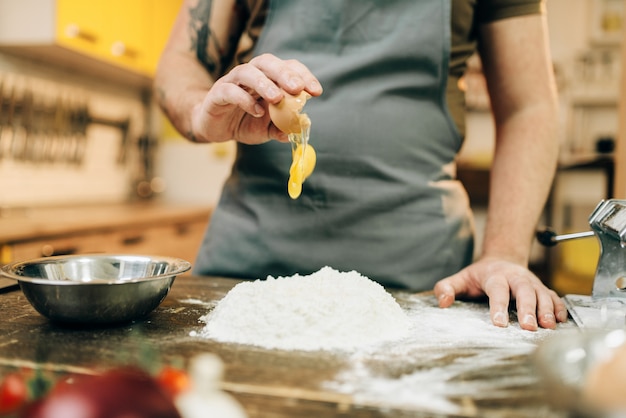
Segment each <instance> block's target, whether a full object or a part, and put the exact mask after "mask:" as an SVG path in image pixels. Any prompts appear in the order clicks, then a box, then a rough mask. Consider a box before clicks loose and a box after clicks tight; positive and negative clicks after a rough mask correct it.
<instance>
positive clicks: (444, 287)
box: [433, 279, 462, 308]
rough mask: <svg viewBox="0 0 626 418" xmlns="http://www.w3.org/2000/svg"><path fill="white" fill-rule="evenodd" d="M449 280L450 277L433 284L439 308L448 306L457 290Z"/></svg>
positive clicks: (452, 301)
mask: <svg viewBox="0 0 626 418" xmlns="http://www.w3.org/2000/svg"><path fill="white" fill-rule="evenodd" d="M451 280H452V279H444V280H441V281H439V282H437V284H435V288H434V289H433V290H434V292H435V296H436V297H437V302H438V303H439V307H440V308H448V307H450V306H451V305H452V304H453V303H454V296H455V295H456V293H457V292H456V291H455V290H454V287H452V285H451V284H450V283H449V282H450V281H451ZM459 293H462V292H459Z"/></svg>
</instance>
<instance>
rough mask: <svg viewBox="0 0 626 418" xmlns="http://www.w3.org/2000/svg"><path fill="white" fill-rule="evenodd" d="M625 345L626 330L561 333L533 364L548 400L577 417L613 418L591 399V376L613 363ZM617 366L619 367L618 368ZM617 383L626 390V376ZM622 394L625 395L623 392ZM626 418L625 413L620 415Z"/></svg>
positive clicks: (541, 347)
mask: <svg viewBox="0 0 626 418" xmlns="http://www.w3.org/2000/svg"><path fill="white" fill-rule="evenodd" d="M624 344H626V329H583V330H571V331H570V332H563V333H561V332H559V333H558V334H555V335H554V336H552V337H551V338H548V339H547V340H545V341H543V342H542V343H540V344H539V346H538V347H537V350H536V351H535V353H534V356H533V363H534V365H535V367H536V369H537V371H538V373H539V375H540V376H541V380H542V383H543V385H542V386H543V387H544V389H545V390H544V393H545V395H546V399H547V400H549V401H550V402H552V403H553V405H555V406H556V407H559V408H560V409H562V410H565V411H568V412H570V413H574V414H575V415H574V416H577V417H594V418H597V417H609V416H611V417H614V416H616V415H614V414H615V413H616V411H611V410H609V408H608V407H607V406H606V404H603V403H602V402H600V401H598V400H597V399H594V398H591V397H590V396H589V393H590V392H589V386H588V385H589V383H590V380H589V378H590V374H591V373H593V372H594V371H597V369H596V368H597V367H598V366H600V364H601V363H603V362H606V361H608V360H610V359H614V358H613V356H614V355H615V350H618V349H620V348H623V346H624ZM616 366H617V365H616ZM619 380H620V381H616V382H604V383H608V384H609V385H611V386H613V385H616V386H617V387H622V388H623V387H626V376H623V378H621V379H619ZM622 393H623V392H622ZM619 412H620V413H622V414H623V415H619V416H626V411H619Z"/></svg>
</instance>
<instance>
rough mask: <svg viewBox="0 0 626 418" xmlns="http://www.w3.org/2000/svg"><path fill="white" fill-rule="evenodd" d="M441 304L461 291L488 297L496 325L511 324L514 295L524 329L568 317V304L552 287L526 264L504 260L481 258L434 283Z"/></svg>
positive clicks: (553, 325) (445, 304) (547, 325)
mask: <svg viewBox="0 0 626 418" xmlns="http://www.w3.org/2000/svg"><path fill="white" fill-rule="evenodd" d="M434 293H435V296H436V297H437V300H438V303H439V306H440V307H442V308H446V307H449V306H451V305H452V303H453V302H454V300H455V298H456V297H458V296H460V295H462V296H466V297H476V296H479V295H481V294H484V295H486V296H487V297H488V298H489V314H490V317H491V321H492V323H493V324H494V325H496V326H500V327H506V326H508V324H509V304H510V302H511V299H515V302H516V308H517V317H518V322H519V325H520V327H521V328H522V329H525V330H529V331H536V330H537V329H538V328H539V327H542V328H550V329H554V328H556V325H557V323H558V322H565V321H567V319H568V314H567V308H566V307H565V304H564V303H563V301H562V300H561V298H560V297H559V296H558V295H557V294H556V292H554V291H553V290H550V289H548V288H547V287H546V286H545V285H544V284H543V283H542V282H541V280H540V279H539V278H538V277H536V276H535V275H534V274H533V273H532V272H530V271H529V270H528V269H527V268H524V267H522V266H520V265H518V264H515V263H511V262H508V261H504V260H494V259H490V260H481V261H478V262H476V263H474V264H472V265H470V266H469V267H467V268H465V269H464V270H462V271H461V272H459V273H457V274H455V275H452V276H450V277H447V278H445V279H443V280H440V281H439V282H438V283H437V284H436V285H435V287H434Z"/></svg>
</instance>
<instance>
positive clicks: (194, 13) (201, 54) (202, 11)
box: [189, 0, 219, 74]
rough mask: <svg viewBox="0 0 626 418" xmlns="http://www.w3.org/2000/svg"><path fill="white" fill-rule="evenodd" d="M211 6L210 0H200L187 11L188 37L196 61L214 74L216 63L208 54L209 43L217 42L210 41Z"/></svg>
mask: <svg viewBox="0 0 626 418" xmlns="http://www.w3.org/2000/svg"><path fill="white" fill-rule="evenodd" d="M212 4H213V1H212V0H200V1H199V2H198V5H197V6H196V7H195V8H190V9H189V16H190V19H189V36H190V38H191V49H192V52H194V53H195V55H196V57H197V58H198V61H199V62H200V63H202V65H203V66H204V67H205V68H206V69H207V71H209V72H210V73H211V74H215V72H216V69H217V62H216V60H215V59H214V58H213V57H211V55H210V54H209V41H213V42H217V40H216V39H215V38H213V39H211V38H212V37H211V28H210V27H209V18H210V17H211V6H212ZM218 50H219V48H218Z"/></svg>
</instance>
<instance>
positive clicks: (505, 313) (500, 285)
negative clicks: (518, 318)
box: [484, 273, 511, 327]
mask: <svg viewBox="0 0 626 418" xmlns="http://www.w3.org/2000/svg"><path fill="white" fill-rule="evenodd" d="M484 291H485V294H486V295H487V296H488V297H489V316H490V317H491V322H492V323H493V324H494V325H495V326H497V327H507V326H508V325H509V302H510V299H511V296H510V295H511V292H510V289H509V283H508V281H507V279H506V277H504V276H503V275H502V274H501V273H494V274H492V275H490V276H489V277H488V278H487V280H485V284H484Z"/></svg>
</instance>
